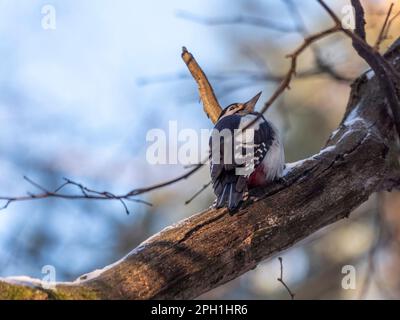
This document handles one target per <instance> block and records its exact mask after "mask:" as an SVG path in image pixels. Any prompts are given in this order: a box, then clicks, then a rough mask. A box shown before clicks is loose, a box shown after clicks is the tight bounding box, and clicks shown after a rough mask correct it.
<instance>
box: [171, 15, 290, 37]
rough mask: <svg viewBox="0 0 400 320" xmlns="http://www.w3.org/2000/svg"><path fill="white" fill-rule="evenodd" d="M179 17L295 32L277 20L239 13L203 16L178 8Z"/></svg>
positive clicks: (219, 23) (220, 23)
mask: <svg viewBox="0 0 400 320" xmlns="http://www.w3.org/2000/svg"><path fill="white" fill-rule="evenodd" d="M176 15H177V16H178V17H179V18H183V19H187V20H191V21H194V22H197V23H201V24H206V25H226V24H247V25H252V26H256V27H262V28H267V29H269V30H275V31H279V32H284V33H290V32H297V31H296V29H294V28H293V27H291V26H286V25H282V24H280V23H279V22H277V21H273V20H269V19H266V18H261V17H254V16H244V15H239V16H235V17H214V18H212V17H204V16H200V15H197V14H194V13H191V12H188V11H183V10H179V11H177V12H176Z"/></svg>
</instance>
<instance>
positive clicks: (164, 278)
mask: <svg viewBox="0 0 400 320" xmlns="http://www.w3.org/2000/svg"><path fill="white" fill-rule="evenodd" d="M385 59H386V60H387V61H388V62H389V63H391V64H392V66H393V67H394V69H396V70H397V71H399V70H400V39H398V40H397V41H396V43H395V44H394V45H393V46H392V48H390V49H389V51H388V52H387V53H386V55H385ZM395 137H396V133H395V130H394V123H393V120H392V116H391V111H390V108H389V105H388V101H387V99H386V94H385V91H384V90H383V89H382V88H381V86H380V85H379V79H378V77H375V76H373V77H369V76H367V75H366V74H364V75H362V76H361V77H360V78H359V79H357V80H356V81H355V82H354V84H353V86H352V92H351V95H350V99H349V103H348V106H347V110H346V114H345V117H344V119H343V121H342V122H341V124H340V125H339V128H338V129H337V130H336V131H335V132H334V133H332V135H331V137H330V138H329V140H328V142H327V144H326V146H325V147H324V148H323V149H322V150H321V152H320V153H318V154H316V155H314V156H312V157H310V158H308V159H305V160H303V161H300V162H298V163H295V164H291V165H288V167H287V169H286V176H285V178H286V183H285V184H284V185H283V184H280V183H275V184H272V185H270V186H268V187H267V188H263V189H256V190H254V191H253V192H252V195H251V198H250V200H249V201H248V202H246V203H245V205H244V207H243V208H242V209H241V210H240V211H239V212H238V213H237V214H235V215H233V216H231V215H229V213H228V212H227V210H226V209H219V210H216V209H209V210H206V211H204V212H202V213H199V214H196V215H194V216H191V217H189V218H187V219H185V220H183V221H181V222H179V223H177V224H175V225H173V226H171V227H169V228H166V229H164V230H163V231H161V232H160V233H158V234H156V235H154V236H153V237H151V238H150V239H148V240H147V241H145V242H144V243H142V244H141V245H140V246H139V247H137V248H136V249H134V250H133V251H132V252H131V253H130V254H129V255H127V256H126V257H125V258H124V259H122V260H121V261H119V262H117V263H115V264H113V265H111V266H109V267H107V268H105V269H104V270H102V271H101V272H94V273H91V274H88V275H85V276H82V277H81V278H80V279H79V280H77V281H75V282H72V283H68V284H66V283H61V284H58V285H57V290H56V291H55V290H49V289H43V288H42V287H41V284H40V283H39V282H29V286H27V285H26V283H25V284H23V283H20V282H19V283H16V282H15V281H16V280H14V281H13V282H11V281H10V279H3V280H0V298H3V299H4V298H9V299H13V298H24V299H58V298H61V299H62V298H70V299H83V298H84V299H106V298H107V299H118V298H121V299H182V298H195V297H197V296H199V295H200V294H202V293H204V292H207V291H209V290H211V289H212V288H215V287H217V286H219V285H221V284H223V283H225V282H227V281H230V280H232V279H234V278H236V277H238V276H240V275H241V274H243V273H245V272H247V271H249V270H251V269H253V268H255V267H256V266H257V264H258V263H259V262H260V261H262V260H264V259H267V258H270V257H272V256H275V255H276V254H278V253H279V252H280V251H282V250H284V249H286V248H289V247H291V246H292V245H293V244H294V243H296V242H298V241H300V240H302V239H304V238H306V237H307V236H309V235H311V234H312V233H314V232H316V231H318V230H320V229H321V228H323V227H325V226H327V225H329V224H331V223H334V222H336V221H338V220H340V219H342V218H345V217H348V215H349V214H350V213H351V211H352V210H353V209H354V208H356V207H357V206H359V205H360V204H361V203H363V202H364V201H366V200H367V199H368V197H369V196H370V195H371V194H372V193H374V192H376V191H381V190H386V189H391V188H393V187H398V186H399V181H400V174H399V169H398V163H397V161H393V159H392V157H391V154H392V149H391V146H392V145H393V144H394V141H395ZM271 276H274V275H271Z"/></svg>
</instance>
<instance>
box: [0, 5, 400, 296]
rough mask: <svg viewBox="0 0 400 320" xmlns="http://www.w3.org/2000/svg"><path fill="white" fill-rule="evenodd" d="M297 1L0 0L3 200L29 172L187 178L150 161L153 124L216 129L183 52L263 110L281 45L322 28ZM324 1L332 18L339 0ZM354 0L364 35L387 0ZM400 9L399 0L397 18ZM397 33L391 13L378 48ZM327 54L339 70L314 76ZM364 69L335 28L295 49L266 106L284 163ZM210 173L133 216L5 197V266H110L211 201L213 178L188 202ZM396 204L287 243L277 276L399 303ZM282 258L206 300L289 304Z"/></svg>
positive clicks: (30, 270)
mask: <svg viewBox="0 0 400 320" xmlns="http://www.w3.org/2000/svg"><path fill="white" fill-rule="evenodd" d="M292 3H294V4H295V6H296V7H297V11H296V10H293V6H291V5H290V2H289V4H288V2H287V1H279V0H274V1H266V0H265V1H262V0H238V1H228V0H218V1H211V0H201V1H200V0H194V1H190V2H189V1H182V0H171V1H161V0H159V1H155V0H153V1H141V2H139V1H128V0H120V1H105V0H96V1H94V0H86V1H77V0H75V1H56V0H54V1H29V2H28V1H23V0H0V17H1V18H0V39H1V40H0V64H1V68H0V69H1V72H0V86H1V90H0V128H1V129H0V130H1V131H0V132H1V137H0V196H8V195H24V194H26V193H27V192H37V191H38V190H35V188H34V187H33V186H32V185H30V184H28V183H26V181H24V180H23V178H22V177H23V176H24V175H27V176H29V177H30V178H32V179H34V180H35V181H38V182H40V183H41V184H42V185H44V186H47V187H49V188H50V189H51V188H55V187H56V186H58V185H60V184H61V183H62V177H68V178H70V179H73V180H75V181H79V182H81V183H83V184H84V185H86V186H89V187H92V188H95V189H98V190H108V191H112V192H114V193H123V192H126V191H128V190H130V189H132V188H135V187H142V186H147V185H151V184H153V183H156V182H159V181H163V180H167V179H169V178H173V177H175V176H176V175H178V174H181V173H183V172H185V170H187V168H185V167H184V166H183V165H182V164H178V165H150V164H149V163H148V162H147V161H146V156H145V155H146V149H147V147H148V146H149V143H148V142H146V133H147V132H148V131H149V130H150V129H153V128H161V129H167V128H168V122H169V121H170V120H174V121H177V122H178V127H179V128H180V129H183V128H192V129H195V130H200V129H202V128H207V129H210V128H211V127H212V124H211V122H210V121H209V120H208V119H207V118H206V116H205V115H204V113H203V111H202V106H201V104H200V103H199V101H198V93H197V88H196V85H195V83H194V82H193V80H192V79H191V78H190V77H189V75H188V71H187V69H186V67H185V65H184V64H183V62H182V61H181V58H180V53H181V47H182V46H183V45H185V46H186V47H187V48H188V49H189V50H190V51H191V52H192V53H193V54H194V55H195V57H196V58H197V60H198V62H199V63H200V64H201V65H202V67H203V68H204V70H205V71H206V73H207V74H208V75H209V78H210V81H211V82H212V84H213V85H214V88H215V91H216V94H217V96H218V97H219V99H220V102H221V104H222V105H228V104H230V103H233V102H241V101H245V100H247V99H249V98H250V97H252V96H253V95H254V94H255V93H257V92H258V91H260V90H262V91H263V95H262V98H261V103H259V106H258V108H260V106H261V104H262V102H264V101H265V100H266V99H267V98H268V96H269V94H270V93H271V92H272V90H273V89H274V88H275V87H276V85H277V82H276V79H275V78H276V77H278V78H279V76H281V75H283V74H284V73H285V72H286V70H287V67H288V59H286V58H285V55H286V54H288V53H290V52H291V51H293V49H294V48H295V47H296V46H298V45H299V44H300V43H301V42H302V39H303V34H302V32H303V33H304V32H311V33H312V32H316V31H318V30H322V29H323V28H326V27H329V26H330V25H331V21H330V19H329V18H328V17H327V15H326V14H325V12H324V11H323V10H322V9H321V8H320V7H319V5H318V4H317V2H316V1H314V0H303V1H299V0H293V1H292ZM328 3H329V4H330V5H331V6H332V7H333V8H334V9H335V11H336V12H337V13H338V14H341V10H342V9H343V6H344V5H348V2H347V1H328ZM47 4H49V5H52V6H54V8H55V10H56V29H55V30H46V29H43V28H42V19H43V14H42V12H41V10H42V8H43V6H44V5H47ZM363 4H364V5H365V9H366V11H367V20H368V25H367V32H368V35H369V36H368V37H369V40H370V42H371V43H373V42H374V41H375V39H376V37H377V35H378V33H379V31H380V28H381V26H382V23H383V20H384V18H385V14H386V12H387V9H388V7H389V1H374V0H365V1H363ZM399 10H400V6H399V5H398V4H396V6H395V8H394V11H393V12H394V13H397V12H398V11H399ZM298 14H299V15H300V16H301V17H302V19H303V21H304V25H303V24H302V23H301V20H300V18H299V16H298ZM261 20H262V21H263V23H258V25H256V24H255V23H254V21H261ZM249 21H250V23H249ZM251 21H253V23H251ZM265 21H267V24H269V23H272V27H271V26H268V25H267V26H266V25H265ZM276 29H279V30H276ZM398 30H399V23H398V22H397V21H396V20H395V21H394V22H393V26H392V28H391V32H390V35H391V36H392V39H388V40H386V41H385V42H384V43H383V44H382V46H381V50H385V48H386V47H387V46H388V45H389V44H390V43H391V41H392V40H393V38H396V37H397V36H398ZM299 31H301V32H299ZM321 61H322V62H323V63H327V64H328V65H329V66H330V67H331V68H333V70H335V72H336V73H337V74H336V76H334V75H333V74H332V72H331V73H324V72H321V68H320V67H321V65H323V63H322V64H321ZM325 69H326V68H325ZM316 70H317V71H318V70H319V71H318V72H316ZM365 70H367V66H366V65H365V64H364V63H363V62H362V60H361V59H360V58H358V57H357V56H356V54H355V53H354V51H353V50H352V48H351V45H350V43H349V41H348V39H347V38H345V37H344V36H343V35H340V34H338V35H334V36H330V37H329V38H326V39H324V40H323V41H320V42H319V43H318V44H317V45H316V46H314V49H308V50H307V51H306V52H305V53H304V54H303V55H302V56H301V58H300V60H299V65H298V71H299V77H298V78H297V79H295V80H294V81H293V82H292V85H291V90H290V91H286V92H285V94H284V95H283V96H282V97H281V99H279V101H278V102H277V103H276V104H275V105H274V106H273V107H272V108H270V110H269V111H268V113H267V116H268V117H269V118H271V119H272V121H274V123H276V125H277V126H278V127H279V129H280V131H281V134H282V136H283V138H284V141H285V152H286V156H287V162H293V161H296V160H300V159H303V158H305V157H308V156H311V155H312V154H313V153H316V152H318V151H319V149H320V148H321V147H322V146H323V145H324V143H325V141H326V140H327V138H328V137H329V134H330V133H331V131H332V130H334V129H335V127H336V126H337V125H338V123H339V122H340V120H341V117H342V115H343V112H344V109H345V106H346V102H347V97H348V94H349V91H350V87H349V84H350V83H351V79H354V78H355V77H357V75H359V74H361V73H362V72H364V71H365ZM310 71H314V72H310ZM310 73H311V74H310ZM302 74H303V75H302ZM271 78H272V79H271ZM274 79H275V81H273V80H274ZM208 181H209V173H208V168H203V169H201V170H200V171H199V172H197V173H196V174H195V175H193V176H192V177H191V178H190V179H188V180H187V181H181V182H179V183H178V184H175V185H173V186H170V187H167V188H163V189H160V190H157V191H154V192H152V193H149V194H146V195H144V196H143V197H142V199H144V200H147V201H150V202H151V203H153V206H152V207H148V206H145V205H141V204H130V205H129V206H130V211H131V214H130V215H129V216H128V215H126V214H125V212H124V209H123V207H122V206H121V204H120V203H118V202H112V201H110V202H101V201H84V200H82V201H66V200H59V199H49V200H37V201H31V202H18V203H12V204H11V205H10V206H9V207H8V208H7V209H6V210H3V211H0V276H2V277H5V276H14V275H29V276H32V277H38V278H42V277H43V276H44V275H43V274H42V267H43V266H45V265H53V266H54V267H55V268H56V271H57V280H59V281H60V280H61V281H64V280H73V279H75V278H76V277H78V276H79V275H81V274H83V273H86V272H89V271H92V270H93V269H96V268H101V267H103V266H105V265H107V264H110V263H112V262H114V261H116V260H118V259H120V258H121V257H122V256H124V255H125V254H127V253H128V252H129V251H130V250H131V249H133V248H134V247H135V246H137V245H138V244H139V243H140V242H142V241H144V240H145V239H146V238H147V237H149V236H150V235H152V234H154V233H156V232H158V231H160V230H161V229H162V228H164V227H166V226H168V225H170V224H172V223H174V222H177V221H179V220H180V219H182V218H185V217H188V216H190V215H191V214H193V213H195V212H197V211H200V210H203V209H205V208H207V207H208V206H210V205H211V203H212V201H213V199H214V197H213V194H212V191H211V189H210V188H208V189H207V190H206V191H205V192H203V193H202V194H201V195H200V196H198V197H197V198H196V199H195V200H193V201H192V202H191V203H190V204H189V205H185V200H187V199H188V198H190V197H191V196H192V195H193V194H194V193H195V192H196V191H197V190H198V189H199V188H201V186H202V185H203V184H205V183H207V182H208ZM74 191H75V192H76V190H74V189H73V188H70V189H69V192H74ZM3 204H4V203H3ZM399 205H400V197H399V195H398V194H396V193H391V194H380V195H374V196H372V197H371V198H370V199H369V201H368V202H367V203H365V204H364V205H362V206H361V207H360V208H358V209H357V210H356V211H355V212H354V213H353V214H352V215H351V216H350V218H349V219H347V220H345V221H342V222H339V223H336V224H335V225H333V226H329V227H327V228H325V229H323V230H320V231H319V232H318V233H317V234H314V235H313V236H311V237H309V238H308V239H306V240H304V241H302V242H301V243H299V244H297V245H295V246H294V247H292V248H290V249H289V250H287V251H285V252H283V253H282V254H281V256H282V258H283V264H284V279H285V281H286V283H287V284H288V285H289V286H290V288H291V289H292V291H294V292H295V293H296V298H304V299H311V298H313V299H321V298H327V299H331V298H338V299H359V298H360V299H364V298H377V299H384V298H399V297H400V272H399V271H400V270H399V265H400V264H399V260H400V256H399V242H398V241H399V240H400V218H399V217H400V216H399V215H398V210H399ZM345 265H353V266H355V268H356V271H357V272H356V284H357V286H356V289H355V290H344V289H343V288H342V286H341V281H342V278H343V277H344V274H342V273H341V271H342V267H343V266H345ZM279 267H280V266H279V261H278V259H277V258H274V259H271V260H269V261H265V262H263V263H261V264H260V265H259V266H258V267H257V268H256V269H255V270H253V271H250V272H248V273H246V274H245V275H243V276H241V277H240V278H238V279H235V280H234V281H231V282H230V283H228V284H226V285H224V286H221V287H219V288H217V289H214V290H212V291H210V292H208V293H207V294H204V295H203V296H201V298H215V299H231V298H236V299H245V298H248V299H279V298H282V299H287V298H288V294H287V292H286V291H285V289H284V288H283V286H282V285H281V284H280V283H279V282H278V281H277V277H278V276H279V272H280V269H279Z"/></svg>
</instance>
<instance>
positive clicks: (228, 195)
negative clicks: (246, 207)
mask: <svg viewBox="0 0 400 320" xmlns="http://www.w3.org/2000/svg"><path fill="white" fill-rule="evenodd" d="M243 193H244V190H243V188H238V185H237V183H236V182H230V183H227V184H225V186H224V187H223V188H222V191H221V193H220V194H219V195H218V196H217V204H216V207H217V208H222V207H225V206H227V207H228V210H229V211H230V212H234V211H235V210H237V209H238V208H239V206H240V204H241V202H242V201H243Z"/></svg>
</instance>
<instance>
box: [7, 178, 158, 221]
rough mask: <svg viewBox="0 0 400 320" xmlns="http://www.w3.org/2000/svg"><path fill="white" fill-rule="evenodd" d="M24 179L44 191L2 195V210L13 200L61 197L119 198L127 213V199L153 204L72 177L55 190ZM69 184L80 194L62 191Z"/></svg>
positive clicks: (72, 198)
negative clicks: (116, 193)
mask: <svg viewBox="0 0 400 320" xmlns="http://www.w3.org/2000/svg"><path fill="white" fill-rule="evenodd" d="M24 180H26V181H27V182H29V183H30V184H31V185H33V186H34V187H35V188H37V189H39V190H40V191H42V193H37V194H35V193H28V195H26V196H16V197H7V196H0V200H4V201H6V203H5V205H4V206H2V207H0V210H4V209H7V208H8V207H9V205H10V204H11V203H13V202H17V201H28V200H38V199H47V198H60V199H67V200H81V199H90V200H117V201H119V202H120V203H121V204H122V206H123V207H124V210H125V212H126V213H127V214H129V209H128V206H127V205H126V203H125V201H130V202H136V203H141V204H145V205H148V206H151V205H152V204H151V203H149V202H147V201H144V200H141V199H137V198H133V195H130V194H124V195H115V194H113V193H111V192H108V191H103V192H100V191H96V190H92V189H89V188H87V187H85V186H83V185H82V184H80V183H77V182H75V181H72V180H70V179H67V178H64V180H65V182H64V183H63V184H62V185H60V186H59V187H57V188H56V189H55V190H54V191H49V190H48V189H47V188H45V187H43V186H42V185H40V184H39V183H37V182H35V181H33V180H32V179H31V178H29V177H26V176H24ZM67 185H73V186H76V187H78V188H79V190H80V194H67V193H60V191H61V190H62V189H64V188H65V187H66V186H67Z"/></svg>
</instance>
